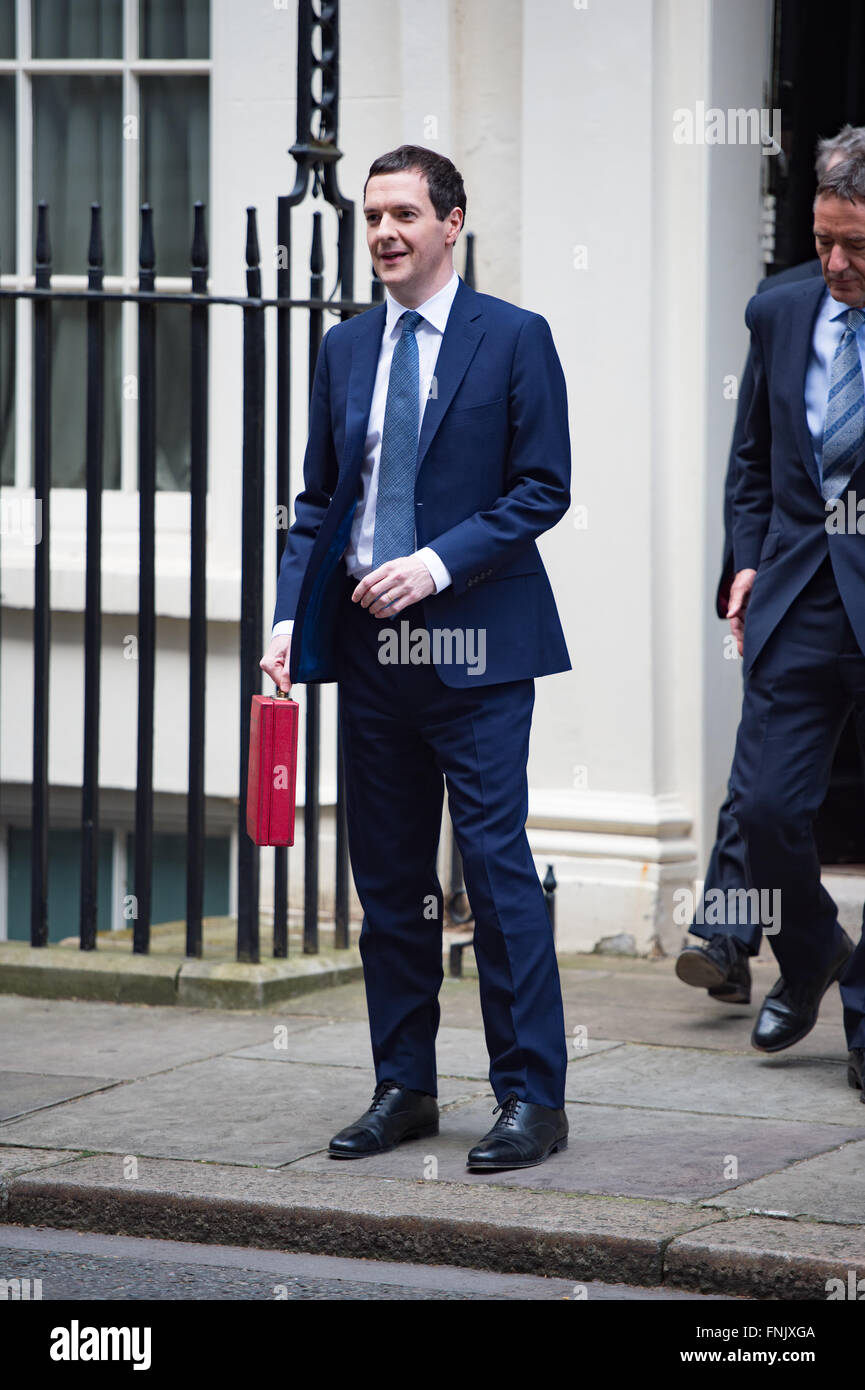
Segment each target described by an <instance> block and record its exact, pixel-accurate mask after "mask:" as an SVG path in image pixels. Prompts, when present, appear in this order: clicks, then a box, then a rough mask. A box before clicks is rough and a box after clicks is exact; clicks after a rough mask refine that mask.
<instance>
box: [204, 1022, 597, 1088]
mask: <svg viewBox="0 0 865 1390" xmlns="http://www.w3.org/2000/svg"><path fill="white" fill-rule="evenodd" d="M299 1029H300V1030H301V1031H298V1030H299ZM619 1046H621V1044H620V1043H618V1042H614V1041H606V1042H601V1041H594V1040H592V1041H590V1042H588V1044H587V1046H586V1047H585V1048H580V1049H579V1050H574V1051H573V1053H572V1057H571V1060H572V1061H575V1062H576V1061H581V1060H584V1059H585V1057H587V1056H591V1055H593V1054H595V1053H597V1052H606V1051H608V1050H610V1049H611V1048H615V1047H619ZM232 1056H234V1057H249V1058H255V1059H257V1060H259V1061H263V1062H311V1063H317V1064H318V1065H331V1066H341V1067H364V1068H366V1069H367V1071H371V1070H372V1065H373V1062H372V1048H371V1045H370V1040H369V1028H368V1026H367V1024H366V1023H360V1022H353V1021H346V1020H338V1021H337V1020H332V1021H329V1022H322V1023H320V1024H318V1025H317V1026H312V1027H310V1026H309V1023H307V1024H306V1025H303V1026H301V1025H300V1024H299V1022H298V1020H296V1019H294V1020H292V1023H291V1032H290V1033H288V1034H286V1036H284V1037H281V1036H277V1037H274V1038H272V1039H271V1040H270V1041H269V1042H267V1043H264V1044H263V1045H258V1046H252V1047H244V1048H241V1049H238V1050H236V1051H234V1052H233V1053H232ZM436 1063H437V1069H438V1074H439V1076H465V1077H472V1078H476V1079H478V1080H482V1081H486V1080H487V1077H488V1075H489V1069H490V1061H489V1056H488V1054H487V1049H486V1044H485V1042H484V1038H483V1034H482V1033H479V1032H478V1030H477V1029H475V1028H448V1027H444V1028H439V1031H438V1037H437V1038H436Z"/></svg>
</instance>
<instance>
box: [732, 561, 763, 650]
mask: <svg viewBox="0 0 865 1390" xmlns="http://www.w3.org/2000/svg"><path fill="white" fill-rule="evenodd" d="M756 578H757V571H756V570H739V572H738V574H737V575H736V577H735V578H734V580H733V583H732V586H731V588H730V602H729V605H728V607H727V617H728V618H729V620H730V631H731V632H732V634H733V636H734V637H735V639H736V646H737V647H738V649H739V655H740V656H741V655H742V648H743V646H744V644H745V611H746V609H747V607H748V600H749V599H750V597H751V590H752V588H753V587H754V580H755V579H756Z"/></svg>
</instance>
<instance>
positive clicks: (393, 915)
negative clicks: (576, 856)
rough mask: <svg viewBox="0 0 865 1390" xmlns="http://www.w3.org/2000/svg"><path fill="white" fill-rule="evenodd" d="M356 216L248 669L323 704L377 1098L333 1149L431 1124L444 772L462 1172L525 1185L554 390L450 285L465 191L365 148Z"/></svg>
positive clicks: (530, 325) (534, 1100)
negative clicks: (467, 1136)
mask: <svg viewBox="0 0 865 1390" xmlns="http://www.w3.org/2000/svg"><path fill="white" fill-rule="evenodd" d="M364 213H365V217H366V223H367V241H368V245H369V249H370V253H371V255H372V260H373V264H374V266H375V269H376V271H377V273H378V275H379V276H380V278H381V280H382V281H383V283H384V285H385V289H386V301H385V303H384V304H383V305H381V306H379V307H376V308H374V309H371V310H369V311H368V312H367V313H364V314H363V315H360V316H358V317H356V318H353V319H351V320H349V321H347V322H344V323H340V324H337V325H336V326H334V327H333V328H332V329H331V330H330V332H329V333H328V334H327V335H326V336H325V338H324V340H323V343H322V347H321V350H320V352H319V357H318V363H317V366H316V372H315V381H314V385H313V392H312V401H311V406H310V426H309V442H308V445H307V450H306V456H305V459H304V488H303V491H302V492H301V493H300V494H299V496H298V498H297V500H296V512H295V521H294V524H293V526H292V527H291V529H290V531H289V533H288V537H287V541H286V546H285V551H284V555H283V558H282V563H281V569H280V575H279V583H278V587H277V599H276V609H275V613H274V629H273V639H272V641H271V645H270V648H269V650H268V652H267V653H266V655H265V657H264V658H263V659H262V662H261V665H262V667H263V669H264V670H265V671H267V672H268V673H269V674H270V675H271V676H272V678H273V679H274V680H275V681H276V682H277V684H278V685H279V686H280V687H281V688H282V689H284V690H285V689H288V688H289V687H290V684H291V682H292V681H304V682H307V681H332V680H336V681H337V682H338V688H339V718H340V730H341V734H342V740H343V749H344V753H345V767H346V805H347V813H348V831H349V849H350V854H351V862H352V868H353V872H354V878H355V884H356V886H357V891H358V895H359V897H360V900H361V903H362V905H363V909H364V921H363V928H362V931H361V937H360V949H361V955H362V958H363V965H364V980H365V984H366V993H367V1003H368V1008H369V1021H370V1031H371V1035H372V1049H373V1058H374V1062H375V1072H376V1082H377V1085H376V1088H375V1093H374V1095H373V1100H372V1104H371V1106H370V1108H369V1110H368V1111H367V1112H366V1113H365V1114H364V1115H362V1116H361V1117H360V1119H359V1120H357V1121H356V1123H354V1124H352V1125H350V1126H349V1127H348V1128H347V1129H345V1130H342V1131H341V1132H340V1133H339V1134H337V1135H336V1136H335V1137H334V1138H333V1139H332V1140H331V1144H330V1153H331V1155H332V1156H333V1157H335V1158H361V1157H364V1156H366V1155H369V1154H374V1153H382V1152H385V1151H386V1150H388V1149H392V1148H393V1147H394V1146H395V1145H396V1144H398V1143H400V1142H402V1141H403V1140H404V1139H408V1138H413V1137H420V1136H423V1135H428V1134H434V1133H437V1132H438V1106H437V1103H436V1094H437V1090H436V1061H435V1038H436V1030H437V1028H438V1022H439V1005H438V992H439V988H440V985H441V981H442V936H441V927H442V906H443V903H442V891H441V887H440V884H439V881H438V878H437V875H436V854H437V847H438V840H439V830H440V824H441V813H442V803H443V782H444V781H445V780H446V782H447V787H448V805H449V810H450V815H451V819H452V821H453V825H454V831H455V834H456V838H457V842H458V845H459V848H460V852H461V854H462V858H463V865H464V871H465V881H466V888H467V892H468V896H469V899H470V902H471V905H472V909H473V913H474V918H475V930H474V946H475V956H476V960H477V965H478V975H479V979H480V991H481V1004H482V1010H483V1018H484V1028H485V1034H486V1041H487V1047H488V1051H489V1055H490V1081H491V1084H492V1087H493V1090H494V1092H495V1095H496V1098H497V1100H498V1102H499V1105H498V1107H497V1110H500V1112H501V1113H500V1117H499V1119H498V1121H497V1122H496V1124H495V1125H494V1126H493V1128H492V1129H491V1130H490V1132H489V1133H488V1134H487V1135H486V1136H485V1137H484V1138H483V1139H482V1140H481V1141H480V1143H478V1144H476V1145H475V1146H474V1147H473V1148H472V1150H471V1152H470V1153H469V1156H468V1162H469V1166H470V1167H471V1168H473V1169H476V1170H478V1171H495V1170H497V1169H500V1168H521V1167H529V1166H531V1165H533V1164H537V1163H540V1162H542V1161H543V1160H544V1159H546V1158H547V1157H548V1156H549V1154H551V1153H553V1152H555V1151H556V1150H557V1149H562V1148H564V1147H565V1145H566V1142H567V1132H568V1123H567V1119H566V1117H565V1111H564V1082H565V1070H566V1066H567V1049H566V1044H565V1034H564V1018H563V1011H562V1000H561V989H560V984H559V976H558V967H557V963H556V955H555V947H554V942H553V936H552V929H551V926H550V922H549V919H548V915H547V912H546V906H545V902H544V897H543V892H542V889H541V886H540V882H539V879H538V875H537V871H536V869H535V866H534V862H533V860H532V855H531V852H530V849H529V844H528V839H527V836H526V832H525V821H526V816H527V811H528V795H527V780H526V762H527V757H528V743H529V732H530V725H531V714H532V704H533V699H534V678H535V677H536V676H541V675H545V674H547V673H550V672H556V671H566V670H569V669H570V661H569V658H568V652H567V648H566V646H565V641H564V636H563V633H562V629H561V624H560V622H559V618H558V613H557V611H556V605H555V601H554V599H553V595H552V591H551V588H550V584H549V580H548V579H547V576H546V573H545V571H544V567H543V564H542V563H541V559H540V555H539V553H538V549H537V546H536V544H535V542H536V540H537V538H538V537H539V536H540V535H541V534H542V533H543V532H544V531H547V530H549V528H550V527H552V526H554V525H555V524H556V522H557V521H559V520H560V518H561V517H562V516H563V515H564V513H565V511H566V510H567V507H568V505H569V501H570V496H569V486H570V442H569V435H568V417H567V400H566V394H565V384H564V378H563V375H562V370H561V366H560V364H559V360H558V357H557V354H556V350H555V347H554V346H553V340H552V336H551V334H550V330H549V327H548V325H547V323H546V322H545V320H544V319H542V318H541V317H540V316H539V315H537V314H532V313H528V312H526V311H525V310H522V309H518V308H516V307H515V306H514V305H512V304H507V303H505V302H504V301H502V300H499V299H493V298H491V297H490V296H488V295H480V294H476V293H475V292H474V291H473V290H471V289H469V288H468V286H466V285H465V284H464V283H463V282H462V281H461V280H460V279H459V277H458V276H457V275H456V273H455V271H454V268H453V249H454V244H455V242H456V240H457V237H458V235H459V232H460V230H461V227H462V225H463V219H464V215H465V191H464V188H463V183H462V179H461V177H460V175H459V173H458V172H457V170H456V169H455V168H454V166H453V164H452V163H451V162H450V160H448V159H444V158H443V157H442V156H440V155H438V154H435V153H434V152H432V151H430V150H425V149H422V148H420V147H418V146H401V147H400V148H399V149H398V150H394V151H392V152H390V153H389V154H386V155H383V156H381V157H380V158H379V159H377V160H376V161H375V162H374V163H373V165H372V167H371V169H370V171H369V175H368V178H367V183H366V187H365V190H364Z"/></svg>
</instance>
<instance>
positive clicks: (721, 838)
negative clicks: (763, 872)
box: [688, 783, 763, 956]
mask: <svg viewBox="0 0 865 1390" xmlns="http://www.w3.org/2000/svg"><path fill="white" fill-rule="evenodd" d="M745 877H746V876H745V846H744V845H743V844H742V837H741V836H740V834H739V826H738V824H737V822H736V817H735V816H734V815H733V789H732V785H731V783H728V784H727V795H726V797H725V798H724V802H723V805H722V806H721V809H720V810H719V812H718V826H717V829H716V831H715V843H714V845H713V847H712V853H711V854H710V856H709V864H708V867H707V869H706V877H705V880H704V882H703V904H702V911H701V913H700V916H701V917H702V918H703V920H702V921H698V920H697V919H696V917H695V918H694V921H693V922H692V923H691V925H690V927H689V928H688V930H689V932H690V933H691V935H692V936H699V937H702V939H703V940H704V941H710V940H711V938H712V937H713V936H717V935H730V936H734V937H735V938H736V940H737V941H739V942H740V943H741V944H742V945H743V946H745V947H746V948H747V951H748V954H749V955H751V956H756V955H757V954H758V953H759V950H760V943H761V941H762V939H763V927H762V924H761V923H760V921H759V920H757V918H756V914H755V913H754V912H752V911H751V910H750V907H749V906H747V905H746V906H745V908H744V909H743V910H740V908H739V899H738V897H737V896H736V895H737V894H738V892H739V890H740V889H742V888H745V887H746V882H745ZM718 893H720V894H721V896H722V901H723V903H724V907H723V909H722V910H721V911H720V912H719V910H718V908H717V901H718V897H717V895H718ZM707 918H708V920H706V919H707Z"/></svg>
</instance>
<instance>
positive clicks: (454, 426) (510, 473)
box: [274, 281, 571, 688]
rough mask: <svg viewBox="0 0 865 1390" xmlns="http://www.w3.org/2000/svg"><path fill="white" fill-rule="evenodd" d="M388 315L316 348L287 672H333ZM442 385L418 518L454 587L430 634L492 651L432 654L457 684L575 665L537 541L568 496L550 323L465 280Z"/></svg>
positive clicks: (422, 470)
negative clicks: (479, 633)
mask: <svg viewBox="0 0 865 1390" xmlns="http://www.w3.org/2000/svg"><path fill="white" fill-rule="evenodd" d="M385 312H386V311H385V306H384V305H383V304H381V305H377V306H376V307H375V308H374V309H369V310H367V311H366V312H365V313H363V314H360V315H358V316H357V317H356V318H352V319H348V320H346V321H345V322H343V323H339V324H336V325H335V326H334V327H333V328H332V329H331V330H330V331H329V332H328V333H327V334H326V335H325V337H324V339H323V340H322V345H321V349H320V351H319V355H318V362H317V364H316V371H315V379H314V383H313V391H312V400H311V404H310V421H309V442H308V444H307V449H306V455H305V458H304V465H303V472H304V488H303V491H302V492H301V493H300V494H299V495H298V497H297V500H296V503H295V521H294V524H293V525H292V527H291V528H290V530H289V532H288V535H287V537H286V545H285V550H284V552H283V556H282V561H281V564H280V572H279V581H278V584H277V594H276V608H275V612H274V622H275V623H276V622H279V621H281V620H282V619H285V618H293V619H294V622H295V627H294V632H293V634H292V642H291V657H290V665H289V674H290V676H291V679H292V681H304V682H309V681H332V680H334V679H335V667H334V635H335V623H336V617H337V611H338V605H339V603H340V601H341V594H342V592H343V591H344V579H345V566H344V564H343V560H342V556H343V554H344V551H345V548H346V545H347V543H348V539H349V534H350V531H351V525H352V520H353V517H354V512H355V508H356V505H357V498H358V495H359V488H360V476H361V465H362V463H363V456H364V444H365V439H366V433H367V422H368V419H369V412H370V406H371V403H372V393H373V386H374V384H375V376H376V369H377V367H378V358H379V351H380V347H381V339H382V334H383V332H384V325H385ZM435 384H436V390H435V393H434V394H432V395H431V396H430V398H429V399H428V400H427V402H426V406H425V409H424V415H423V423H422V428H421V432H420V439H419V442H418V454H417V470H416V476H415V518H416V521H415V528H416V533H417V545H418V548H420V547H421V546H424V545H430V546H431V547H432V548H433V549H434V550H435V551H436V552H437V553H438V555H439V556H440V557H441V559H442V560H443V561H444V563H445V565H447V567H448V569H449V571H450V573H451V577H452V583H451V584H450V585H448V587H447V588H445V589H443V590H442V591H441V593H439V594H435V595H432V596H431V597H429V598H427V599H424V600H423V613H424V621H425V623H426V627H427V629H428V630H429V631H430V632H431V633H432V630H433V629H439V630H446V631H453V630H457V629H462V630H463V631H465V630H466V629H475V630H478V629H483V630H484V633H485V639H484V640H485V645H486V668H485V670H483V671H480V669H479V664H478V663H477V662H476V663H475V666H474V670H473V668H472V666H470V665H467V663H466V662H462V663H458V662H456V661H453V662H447V661H443V662H441V663H439V662H438V661H436V670H437V672H438V674H439V676H440V677H441V679H442V681H443V682H444V684H445V685H448V686H452V687H454V688H465V687H469V686H473V685H491V684H497V683H500V682H503V681H513V680H521V679H526V678H531V677H534V676H541V675H546V674H549V673H551V672H554V671H567V670H569V669H570V664H571V663H570V660H569V657H568V651H567V647H566V645H565V639H564V635H563V633H562V628H561V624H560V622H559V616H558V612H557V610H556V605H555V600H554V598H553V594H552V590H551V588H550V583H549V580H548V578H547V575H546V571H545V570H544V566H543V564H542V562H541V557H540V554H539V553H538V548H537V546H536V544H535V541H536V538H537V537H538V536H540V535H541V534H542V533H543V532H544V531H547V530H549V528H550V527H551V526H554V525H555V524H556V522H557V521H559V520H560V519H561V517H562V516H563V515H564V514H565V512H566V511H567V509H568V506H569V503H570V492H569V488H570V438H569V434H568V414H567V397H566V392H565V382H564V377H563V374H562V369H561V365H560V363H559V359H558V356H557V354H556V350H555V347H554V346H553V339H552V335H551V333H550V329H549V326H548V324H547V322H546V320H545V319H543V318H541V317H540V315H538V314H532V313H528V312H527V311H526V310H523V309H518V308H516V307H515V306H514V305H513V304H508V303H506V302H505V301H504V300H501V299H494V298H492V297H491V296H490V295H484V294H477V293H476V292H475V291H474V290H471V289H469V288H468V286H467V285H466V284H465V283H464V282H463V281H460V284H459V287H458V289H457V293H456V295H455V297H454V301H453V304H452V305H451V311H450V314H449V316H448V321H447V326H446V329H445V332H444V336H443V338H442V343H441V346H440V349H439V355H438V360H437V362H436V369H435ZM373 621H375V620H373ZM380 621H382V622H383V620H380ZM399 621H400V619H399V616H397V617H396V618H395V619H394V625H397V626H398V623H399ZM467 645H468V644H467ZM431 651H432V654H433V659H435V655H436V653H437V652H438V654H439V655H441V650H440V648H438V647H437V646H436V644H435V643H431ZM445 651H447V646H445ZM450 653H451V656H453V655H454V654H458V649H457V648H454V647H451V649H450ZM475 672H476V673H475Z"/></svg>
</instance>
